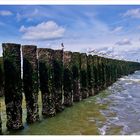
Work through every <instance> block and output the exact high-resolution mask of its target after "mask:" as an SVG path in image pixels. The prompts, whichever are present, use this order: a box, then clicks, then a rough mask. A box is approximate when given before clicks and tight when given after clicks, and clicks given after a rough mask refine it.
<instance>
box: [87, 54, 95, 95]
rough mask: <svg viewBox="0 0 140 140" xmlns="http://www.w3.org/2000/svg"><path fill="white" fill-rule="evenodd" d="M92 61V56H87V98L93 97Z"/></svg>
mask: <svg viewBox="0 0 140 140" xmlns="http://www.w3.org/2000/svg"><path fill="white" fill-rule="evenodd" d="M93 74H94V73H93V60H92V55H88V62H87V75H88V90H89V96H93V95H94V75H93Z"/></svg>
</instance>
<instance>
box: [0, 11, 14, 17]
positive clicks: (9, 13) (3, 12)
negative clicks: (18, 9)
mask: <svg viewBox="0 0 140 140" xmlns="http://www.w3.org/2000/svg"><path fill="white" fill-rule="evenodd" d="M11 15H13V13H12V12H11V11H8V10H1V11H0V16H11Z"/></svg>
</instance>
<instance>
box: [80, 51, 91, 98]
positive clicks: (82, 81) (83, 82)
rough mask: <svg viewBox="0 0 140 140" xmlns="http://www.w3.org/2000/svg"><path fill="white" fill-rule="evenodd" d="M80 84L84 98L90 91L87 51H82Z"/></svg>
mask: <svg viewBox="0 0 140 140" xmlns="http://www.w3.org/2000/svg"><path fill="white" fill-rule="evenodd" d="M80 85H81V93H82V99H84V98H87V97H88V96H89V93H88V75H87V55H86V53H81V56H80Z"/></svg>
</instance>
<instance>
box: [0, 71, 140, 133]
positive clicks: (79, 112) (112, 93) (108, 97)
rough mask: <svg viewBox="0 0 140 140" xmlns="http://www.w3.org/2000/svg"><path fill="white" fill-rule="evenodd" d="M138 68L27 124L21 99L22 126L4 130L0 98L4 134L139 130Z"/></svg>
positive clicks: (139, 85) (4, 119) (133, 131)
mask: <svg viewBox="0 0 140 140" xmlns="http://www.w3.org/2000/svg"><path fill="white" fill-rule="evenodd" d="M139 91H140V71H138V72H136V73H134V74H132V75H129V76H125V77H123V78H121V79H119V80H118V81H117V82H116V83H114V84H113V85H112V86H111V87H109V88H108V89H106V90H105V91H102V92H100V94H99V95H97V96H94V97H90V98H88V99H85V100H83V101H81V102H79V103H74V105H73V107H69V108H65V110H64V111H63V112H61V113H59V114H57V115H56V116H55V117H53V118H48V119H43V118H42V117H41V97H40V96H39V106H40V119H41V121H40V122H38V123H35V124H32V125H29V126H28V125H27V124H26V109H25V102H24V100H23V122H24V126H25V129H23V130H21V131H17V132H8V131H6V127H5V123H6V115H5V106H4V102H3V99H2V98H1V99H0V100H1V102H2V105H3V106H2V120H3V132H4V134H14V135H21V134H22V135H34V134H36V135H100V134H101V135H106V134H108V135H109V134H112V135H122V134H140V125H139V123H140V94H139Z"/></svg>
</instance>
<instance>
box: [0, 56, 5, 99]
mask: <svg viewBox="0 0 140 140" xmlns="http://www.w3.org/2000/svg"><path fill="white" fill-rule="evenodd" d="M3 84H4V71H3V58H2V57H0V97H2V96H3V94H4V92H3Z"/></svg>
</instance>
